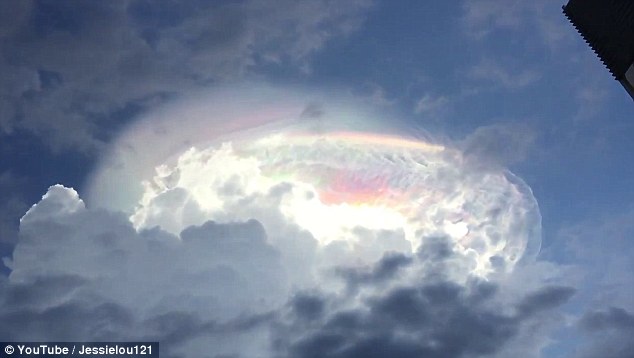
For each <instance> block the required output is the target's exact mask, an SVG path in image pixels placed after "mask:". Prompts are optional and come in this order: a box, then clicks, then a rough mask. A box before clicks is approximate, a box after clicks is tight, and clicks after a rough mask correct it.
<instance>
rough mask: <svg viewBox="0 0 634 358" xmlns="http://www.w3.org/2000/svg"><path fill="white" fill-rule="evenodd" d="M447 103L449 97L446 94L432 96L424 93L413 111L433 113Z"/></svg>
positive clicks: (440, 109)
mask: <svg viewBox="0 0 634 358" xmlns="http://www.w3.org/2000/svg"><path fill="white" fill-rule="evenodd" d="M448 103H449V99H448V98H447V97H446V96H432V95H430V94H426V95H424V96H423V97H421V98H420V99H419V100H418V101H417V102H416V105H415V106H414V113H416V114H421V113H422V114H426V115H435V114H437V113H438V112H440V111H442V110H443V109H444V108H445V107H446V105H447V104H448Z"/></svg>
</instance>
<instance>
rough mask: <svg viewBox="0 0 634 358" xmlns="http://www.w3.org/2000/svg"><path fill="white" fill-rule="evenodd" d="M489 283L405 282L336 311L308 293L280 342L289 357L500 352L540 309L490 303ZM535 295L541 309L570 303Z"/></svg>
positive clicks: (469, 355)
mask: <svg viewBox="0 0 634 358" xmlns="http://www.w3.org/2000/svg"><path fill="white" fill-rule="evenodd" d="M483 286H484V287H483ZM482 291H487V292H491V286H490V285H488V284H484V283H482V284H478V285H474V286H472V287H470V288H467V287H463V286H460V285H457V284H455V283H452V282H440V283H437V284H432V285H425V284H423V285H420V286H410V287H399V288H395V289H392V290H390V291H388V292H386V293H379V294H377V295H376V296H372V297H370V298H368V299H366V300H365V302H364V304H363V306H362V307H360V308H357V309H343V310H333V311H331V312H324V305H323V300H322V299H320V298H318V297H314V296H313V297H310V298H309V299H308V298H305V297H304V298H302V306H303V307H302V309H299V310H298V309H297V301H295V302H294V303H293V304H294V310H293V312H294V313H295V314H296V317H295V318H296V320H297V321H295V322H294V323H293V324H291V328H290V329H289V332H292V331H295V332H296V333H295V335H293V334H290V337H289V336H288V335H289V333H288V332H286V333H284V334H281V335H280V336H279V337H278V338H277V344H278V349H280V350H281V351H282V355H284V356H289V357H347V358H352V357H475V356H493V355H495V354H498V353H499V352H502V351H503V349H504V347H505V345H506V344H508V343H509V342H510V341H511V339H512V338H514V337H515V336H517V335H518V334H519V333H520V332H521V329H522V326H523V325H524V324H527V322H528V321H530V320H534V318H535V317H533V316H529V315H527V314H526V313H527V311H525V310H524V309H523V304H520V305H519V306H518V307H517V309H518V311H519V312H520V313H518V314H505V313H502V312H501V311H500V310H498V309H495V308H492V307H488V306H487V304H489V303H490V302H489V301H490V300H491V299H492V297H486V296H481V295H480V294H481V293H482ZM554 295H555V296H557V294H554ZM536 297H543V298H544V300H545V301H546V302H540V303H539V304H537V302H534V303H536V304H537V306H539V307H541V308H542V309H555V308H556V307H557V306H554V305H553V304H554V303H555V302H556V303H558V304H559V305H560V304H563V303H564V302H563V301H561V300H555V301H553V300H552V299H551V298H550V297H545V296H542V295H539V294H537V295H534V296H531V297H530V298H529V300H531V301H533V300H535V298H536ZM309 303H310V304H309ZM308 307H310V309H308ZM307 311H308V312H309V313H310V314H307ZM532 313H533V312H531V314H532ZM311 320H312V322H309V323H307V321H311ZM293 327H295V329H294V328H293ZM299 327H301V328H302V329H301V330H300V329H299ZM297 332H301V333H297ZM297 335H299V337H297ZM291 337H292V338H291ZM289 338H290V340H289ZM282 342H284V343H282Z"/></svg>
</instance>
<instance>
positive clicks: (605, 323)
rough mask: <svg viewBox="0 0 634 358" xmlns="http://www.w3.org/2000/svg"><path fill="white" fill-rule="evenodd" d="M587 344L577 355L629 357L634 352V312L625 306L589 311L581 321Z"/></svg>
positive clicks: (580, 324) (583, 356) (582, 356)
mask: <svg viewBox="0 0 634 358" xmlns="http://www.w3.org/2000/svg"><path fill="white" fill-rule="evenodd" d="M579 327H580V328H581V330H582V331H584V332H585V334H586V341H588V342H589V343H588V344H586V345H585V346H586V347H584V348H583V349H581V350H580V352H579V353H578V354H577V355H576V356H577V357H581V358H591V357H605V358H628V357H632V354H633V352H634V340H633V339H632V337H634V314H633V313H631V312H628V311H627V310H625V309H623V308H617V307H610V308H608V309H606V310H597V311H590V312H587V313H586V314H585V315H584V316H583V317H582V318H581V320H580V321H579Z"/></svg>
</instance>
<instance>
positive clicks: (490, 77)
mask: <svg viewBox="0 0 634 358" xmlns="http://www.w3.org/2000/svg"><path fill="white" fill-rule="evenodd" d="M467 76H468V77H469V78H471V79H472V80H474V81H476V82H483V83H489V84H492V85H494V86H496V87H501V88H503V89H508V90H518V89H521V88H524V87H527V86H529V85H532V84H533V83H535V82H536V81H537V80H539V79H540V77H541V75H540V74H539V72H537V71H535V70H531V69H524V68H522V69H520V70H519V71H512V70H509V69H507V68H504V67H503V65H502V64H500V63H499V62H497V61H493V60H488V59H483V60H482V61H480V63H478V64H476V65H474V66H473V67H471V69H470V70H469V71H468V74H467Z"/></svg>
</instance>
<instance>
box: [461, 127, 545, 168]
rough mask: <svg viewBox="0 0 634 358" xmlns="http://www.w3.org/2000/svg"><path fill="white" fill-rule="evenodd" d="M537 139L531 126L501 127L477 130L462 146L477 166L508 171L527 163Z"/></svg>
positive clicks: (462, 142)
mask: <svg viewBox="0 0 634 358" xmlns="http://www.w3.org/2000/svg"><path fill="white" fill-rule="evenodd" d="M535 137H536V134H535V132H534V130H533V129H532V128H530V127H529V126H528V125H525V124H521V123H519V124H515V123H500V124H492V125H488V126H482V127H479V128H477V129H476V130H475V131H474V132H473V133H471V134H469V135H468V136H467V137H466V138H465V139H463V140H462V141H461V142H460V144H459V146H460V149H461V150H462V152H464V153H465V154H466V156H467V157H468V158H471V159H475V163H476V164H477V165H482V166H489V165H493V166H503V167H505V166H508V165H510V164H514V163H517V162H521V161H523V160H525V159H526V158H527V156H528V154H529V153H530V151H531V149H532V148H533V144H534V142H535Z"/></svg>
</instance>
